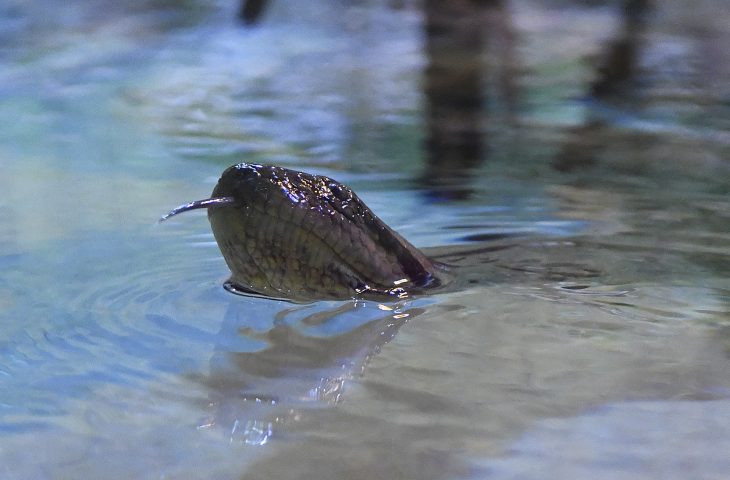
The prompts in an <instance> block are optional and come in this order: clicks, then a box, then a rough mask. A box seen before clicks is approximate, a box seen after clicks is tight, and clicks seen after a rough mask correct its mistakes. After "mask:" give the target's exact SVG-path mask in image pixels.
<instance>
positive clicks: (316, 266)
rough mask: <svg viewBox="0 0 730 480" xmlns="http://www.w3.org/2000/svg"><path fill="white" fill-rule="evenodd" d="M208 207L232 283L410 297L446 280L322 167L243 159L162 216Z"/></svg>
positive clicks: (270, 291) (267, 289)
mask: <svg viewBox="0 0 730 480" xmlns="http://www.w3.org/2000/svg"><path fill="white" fill-rule="evenodd" d="M201 208H204V209H207V211H208V220H209V221H210V225H211V229H212V231H213V236H214V237H215V240H216V243H217V244H218V248H219V249H220V251H221V254H222V256H223V258H224V260H225V262H226V264H227V265H228V268H229V269H230V271H231V276H230V278H229V279H228V280H227V281H226V282H225V284H224V286H225V287H226V289H228V290H229V291H231V292H234V293H239V294H244V295H256V296H263V297H270V298H279V299H286V300H291V301H307V300H317V299H349V298H358V297H363V298H367V297H386V298H388V297H389V298H404V297H407V296H409V295H413V294H416V293H420V292H423V291H425V290H426V289H431V288H434V287H437V286H440V285H441V284H442V279H443V275H442V274H441V270H442V269H443V268H444V267H443V265H440V264H438V263H437V262H435V261H432V260H431V259H429V258H428V257H427V256H426V255H425V254H424V253H422V252H421V251H420V250H419V249H418V248H416V247H415V246H413V245H412V244H411V243H410V242H408V240H406V239H405V238H403V237H402V236H401V235H400V234H398V233H397V232H396V231H395V230H393V229H392V228H390V227H389V226H388V225H386V224H385V222H383V221H382V220H381V219H380V218H378V217H377V216H376V215H375V214H374V213H373V211H372V210H371V209H370V208H369V207H368V206H367V205H365V203H364V202H363V201H362V200H361V199H360V197H358V196H357V194H355V192H354V191H353V190H352V189H351V188H349V187H347V186H346V185H343V184H342V183H340V182H338V181H336V180H333V179H332V178H329V177H327V176H323V175H313V174H310V173H306V172H301V171H297V170H292V169H289V168H284V167H280V166H273V165H260V164H252V163H239V164H237V165H233V166H231V167H229V168H227V169H226V170H225V171H224V172H223V174H222V175H221V177H220V179H219V180H218V183H217V184H216V186H215V188H214V189H213V193H212V194H211V196H210V198H207V199H203V200H196V201H193V202H190V203H186V204H184V205H180V206H179V207H177V208H175V209H173V210H172V211H170V212H169V213H168V214H166V215H164V216H163V217H162V218H161V219H160V221H163V220H166V219H168V218H170V217H172V216H174V215H177V214H179V213H183V212H187V211H190V210H194V209H201Z"/></svg>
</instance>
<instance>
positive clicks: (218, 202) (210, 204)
mask: <svg viewBox="0 0 730 480" xmlns="http://www.w3.org/2000/svg"><path fill="white" fill-rule="evenodd" d="M235 203H236V199H235V198H233V197H218V198H206V199H205V200H195V201H194V202H190V203H186V204H185V205H180V206H179V207H176V208H174V209H172V210H171V211H170V213H168V214H166V215H163V216H162V217H160V220H159V221H160V222H164V221H165V220H167V219H168V218H170V217H174V216H175V215H177V214H178V213H183V212H187V211H189V210H197V209H199V208H217V207H225V206H229V205H233V204H235Z"/></svg>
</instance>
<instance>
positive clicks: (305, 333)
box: [0, 0, 730, 479]
mask: <svg viewBox="0 0 730 480" xmlns="http://www.w3.org/2000/svg"><path fill="white" fill-rule="evenodd" d="M172 3H173V2H152V3H150V4H149V5H148V6H146V7H142V6H136V7H129V6H127V7H125V6H119V5H117V4H116V3H114V2H107V1H104V0H92V1H88V2H83V3H81V2H79V3H78V4H76V5H74V6H73V7H64V8H58V7H57V6H54V5H53V4H51V3H50V2H45V1H40V2H33V4H32V5H30V6H29V5H27V4H26V2H20V1H18V2H14V1H11V2H9V3H6V4H4V5H2V6H0V477H2V478H12V479H43V478H54V479H56V478H69V479H70V478H107V479H115V478H119V479H128V478H145V479H147V478H149V479H171V478H176V479H177V478H180V479H188V478H191V479H208V478H209V479H228V478H246V479H249V478H277V479H281V478H299V479H302V478H304V479H308V478H312V479H314V478H318V479H322V478H333V479H334V478H352V479H356V478H425V479H428V478H434V479H447V478H448V479H452V478H474V479H477V478H479V479H482V478H489V479H492V478H493V479H539V478H595V479H601V478H607V479H608V478H611V479H617V478H618V479H634V478H677V479H685V478H708V479H711V478H712V479H714V478H717V479H720V478H725V476H726V472H727V471H729V470H730V460H729V459H728V458H729V457H728V456H727V454H726V452H727V451H730V424H728V422H727V418H728V414H729V413H730V412H729V410H730V401H729V400H728V398H729V396H730V355H729V354H728V352H729V351H730V313H729V312H730V280H729V278H730V196H729V195H728V194H729V193H730V163H729V160H728V159H729V158H730V157H729V153H730V137H728V127H730V123H729V122H728V119H730V90H728V85H727V81H726V80H727V74H728V72H730V57H728V54H727V53H724V49H721V48H717V45H719V44H722V41H723V39H725V40H726V39H727V38H728V37H729V36H730V32H729V31H728V27H727V25H730V22H727V21H725V20H728V19H722V18H714V17H721V16H722V15H724V14H718V13H717V11H718V10H714V11H715V12H716V13H715V15H714V17H713V16H711V15H708V14H707V13H705V11H706V10H708V9H709V10H708V11H713V10H712V7H713V5H712V3H713V2H711V1H708V2H700V3H699V4H698V6H697V7H696V10H695V12H694V13H693V14H691V15H690V14H688V13H687V12H683V11H681V7H677V6H676V5H673V4H667V5H668V6H665V7H663V8H666V10H659V11H657V12H655V14H654V15H653V16H652V23H651V27H650V28H649V30H648V32H646V36H645V40H646V42H645V46H644V50H643V54H642V56H641V74H640V75H639V80H640V81H639V82H638V83H639V86H638V87H636V91H635V92H634V93H635V95H636V96H637V97H638V100H631V101H627V102H625V103H623V104H620V105H606V104H602V103H597V102H589V101H586V100H585V99H584V98H585V92H586V88H587V85H588V83H589V82H590V81H591V79H592V78H593V77H594V76H595V72H594V70H593V69H592V67H591V66H590V62H589V61H588V60H586V59H587V58H588V57H590V56H591V55H595V54H597V53H598V52H600V51H601V48H602V45H605V44H606V43H607V41H608V39H610V37H611V34H612V32H613V31H614V30H615V29H616V24H617V16H616V15H615V14H614V12H613V11H612V10H610V9H608V8H603V7H590V8H588V7H580V8H579V7H577V6H575V5H572V4H570V3H569V2H551V3H549V4H548V3H544V4H543V3H523V2H515V3H513V4H511V18H512V20H513V22H514V28H515V30H516V32H517V36H518V39H519V42H518V45H519V48H518V49H517V51H516V55H517V57H518V58H519V59H520V62H521V69H519V71H520V73H519V75H518V77H517V80H516V83H517V85H518V87H519V91H520V108H519V109H518V112H517V113H516V114H514V115H509V114H507V113H505V112H503V111H501V110H500V108H498V106H499V103H500V100H501V99H502V97H500V95H499V94H494V96H493V98H492V97H490V102H488V103H489V105H490V108H489V109H488V110H489V114H488V115H487V114H486V113H485V116H488V118H487V119H486V121H485V124H486V127H485V130H484V132H483V140H484V142H485V144H486V147H487V148H485V149H484V153H483V157H484V158H483V162H482V163H480V164H479V165H476V166H474V167H472V168H471V169H469V170H468V172H467V175H465V176H464V177H462V178H461V179H460V180H459V181H460V182H463V183H464V185H465V186H466V187H468V188H467V189H468V191H469V194H468V195H467V196H465V197H463V198H460V199H453V198H452V199H449V198H448V196H444V195H443V192H440V191H439V190H438V188H437V189H435V190H434V189H432V188H430V187H428V186H425V185H424V184H423V182H421V181H419V178H421V176H422V172H423V169H424V167H423V164H424V158H425V157H426V153H425V151H424V145H425V136H426V127H425V124H426V121H425V120H424V116H425V115H426V112H425V110H426V109H425V107H424V98H423V94H422V90H421V87H422V74H423V70H424V68H425V65H426V62H427V60H426V59H425V58H424V53H423V45H422V43H423V34H422V24H423V21H422V20H423V19H422V16H421V14H420V13H419V10H418V9H417V8H416V6H413V5H409V2H403V3H405V6H403V7H402V8H394V7H393V6H392V5H389V4H386V2H361V3H358V4H356V5H354V6H344V5H343V4H341V2H330V1H327V0H318V1H316V2H301V1H300V2H277V3H275V4H274V5H273V6H272V7H271V8H270V10H269V11H267V13H266V16H265V17H264V19H263V20H262V23H261V24H260V25H257V26H256V27H252V28H243V27H241V26H240V25H238V24H236V22H235V21H234V20H233V17H234V14H235V12H234V6H233V5H229V4H227V3H225V2H184V3H183V4H181V5H177V4H175V5H173V4H172ZM51 12H53V13H51ZM698 25H701V26H702V28H699V27H698ZM485 83H487V84H489V87H488V89H494V88H496V87H495V86H494V85H495V84H496V83H495V81H494V79H493V78H492V77H488V78H486V79H485ZM490 91H491V90H490ZM493 104H496V105H497V106H493ZM239 161H257V162H266V163H276V164H281V165H285V166H290V167H293V168H298V169H302V170H307V171H312V172H315V173H324V174H327V175H330V176H332V177H334V178H336V179H338V180H340V181H342V182H344V183H347V184H349V185H350V186H352V187H353V188H354V189H355V190H356V191H357V192H358V194H359V195H360V196H361V197H362V198H363V199H364V200H365V201H366V202H367V203H368V205H369V206H370V207H371V208H372V209H373V210H374V211H375V212H376V213H378V214H379V215H380V216H381V217H382V218H383V219H384V220H385V221H386V222H387V223H389V224H390V225H391V226H393V227H394V228H395V229H396V230H398V231H399V232H401V233H402V234H403V235H404V236H406V237H407V238H408V239H409V240H411V241H412V242H413V243H414V244H416V245H418V246H420V247H424V248H425V249H426V251H427V252H428V253H429V254H431V255H432V256H435V257H436V258H439V259H441V260H443V261H445V262H447V263H450V264H452V265H453V267H452V268H453V271H454V274H455V277H456V280H455V281H454V288H452V289H451V290H450V291H449V292H445V293H440V294H436V295H433V296H428V297H422V298H414V299H408V300H405V301H402V302H400V303H397V304H378V303H375V302H363V301H349V302H315V303H312V304H308V305H295V304H290V303H286V302H281V301H272V300H265V299H256V298H246V297H237V296H234V295H231V294H229V293H227V292H225V291H224V290H223V288H222V283H223V281H224V280H225V279H226V278H227V275H228V271H227V268H226V266H225V263H224V262H223V260H222V258H221V257H220V254H219V252H218V249H217V246H216V245H215V242H214V241H213V237H212V234H211V233H210V228H209V225H208V223H207V220H206V218H205V216H204V215H202V214H190V215H188V216H181V217H179V218H178V217H176V218H175V219H172V220H170V221H168V222H165V223H164V224H157V223H156V221H157V219H158V218H159V216H160V215H161V214H163V213H165V212H167V211H168V210H169V209H170V208H172V207H174V206H176V205H178V204H181V203H184V202H186V201H189V200H193V199H198V198H204V197H206V196H207V195H208V194H209V193H210V191H211V190H212V188H213V185H214V184H215V181H216V180H217V177H218V175H219V174H220V173H221V172H222V171H223V169H224V168H225V167H227V166H228V165H230V164H232V163H236V162H239Z"/></svg>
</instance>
